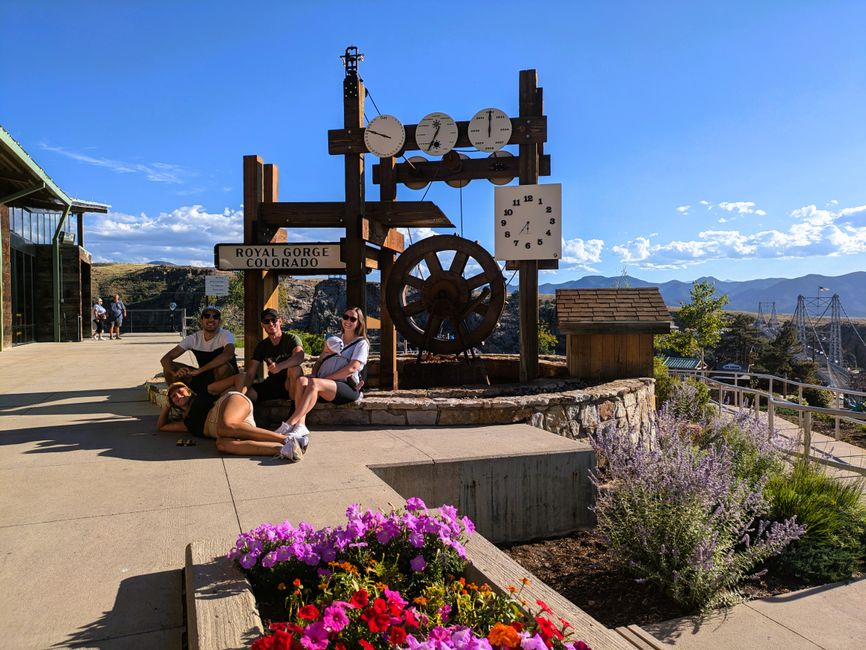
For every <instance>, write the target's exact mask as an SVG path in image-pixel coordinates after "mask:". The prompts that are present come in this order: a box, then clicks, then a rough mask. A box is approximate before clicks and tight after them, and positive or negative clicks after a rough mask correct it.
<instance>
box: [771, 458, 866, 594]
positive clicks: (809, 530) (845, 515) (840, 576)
mask: <svg viewBox="0 0 866 650" xmlns="http://www.w3.org/2000/svg"><path fill="white" fill-rule="evenodd" d="M862 488H863V485H862V484H861V483H860V482H857V483H850V482H844V483H843V482H842V481H840V480H837V479H834V478H832V477H830V476H827V474H826V472H825V471H824V470H823V468H822V467H820V466H819V465H817V464H815V463H811V464H810V463H804V462H800V463H798V464H797V465H796V466H795V467H794V469H793V470H792V472H791V473H790V474H789V475H783V476H777V477H775V478H773V479H771V480H770V481H769V482H768V483H767V487H766V490H765V494H766V496H767V497H768V499H769V500H770V502H771V504H772V505H771V508H772V510H771V516H772V518H773V519H774V520H776V521H782V520H785V519H787V518H789V517H796V518H797V522H798V523H800V524H803V525H805V526H806V533H805V534H804V535H803V537H802V538H800V540H799V541H797V542H794V543H793V544H791V545H790V546H789V547H788V548H786V549H785V550H784V552H783V553H782V554H781V555H780V556H779V557H778V558H775V559H774V560H773V562H772V565H773V566H774V568H777V569H778V570H780V571H783V572H785V573H790V574H793V575H795V576H797V577H799V578H801V579H803V580H807V581H809V582H833V581H837V580H844V579H845V578H849V577H851V576H852V575H853V574H854V573H856V572H857V571H859V570H860V568H861V567H862V565H863V562H864V559H866V507H864V506H863V504H862V503H861V501H860V496H861V491H862Z"/></svg>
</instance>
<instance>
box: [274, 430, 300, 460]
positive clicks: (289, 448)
mask: <svg viewBox="0 0 866 650" xmlns="http://www.w3.org/2000/svg"><path fill="white" fill-rule="evenodd" d="M277 457H278V458H284V459H286V460H288V461H289V462H292V463H297V462H298V461H299V460H303V458H304V450H303V449H301V445H300V443H299V442H298V440H297V438H292V437H291V436H290V437H289V438H287V439H286V444H284V445H283V446H282V447H280V452H279V453H278V454H277Z"/></svg>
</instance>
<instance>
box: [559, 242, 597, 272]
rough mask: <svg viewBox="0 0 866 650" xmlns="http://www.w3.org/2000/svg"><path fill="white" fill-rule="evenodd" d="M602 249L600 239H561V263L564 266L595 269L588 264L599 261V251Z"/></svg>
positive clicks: (588, 269) (586, 269) (587, 269)
mask: <svg viewBox="0 0 866 650" xmlns="http://www.w3.org/2000/svg"><path fill="white" fill-rule="evenodd" d="M603 249H604V240H602V239H587V240H584V239H581V238H580V237H576V238H574V239H563V240H562V259H561V261H562V263H563V264H565V265H567V266H566V268H579V269H583V270H585V271H596V269H595V268H593V267H592V266H590V264H598V263H599V262H601V251H602V250H603Z"/></svg>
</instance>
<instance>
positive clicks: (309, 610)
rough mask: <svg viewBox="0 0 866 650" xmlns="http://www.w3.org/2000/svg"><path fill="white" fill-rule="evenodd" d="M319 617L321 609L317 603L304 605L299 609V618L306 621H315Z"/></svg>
mask: <svg viewBox="0 0 866 650" xmlns="http://www.w3.org/2000/svg"><path fill="white" fill-rule="evenodd" d="M318 617H319V610H318V608H317V607H316V606H315V605H304V606H303V607H301V609H299V610H298V618H302V619H304V620H305V621H315V620H316V619H317V618H318Z"/></svg>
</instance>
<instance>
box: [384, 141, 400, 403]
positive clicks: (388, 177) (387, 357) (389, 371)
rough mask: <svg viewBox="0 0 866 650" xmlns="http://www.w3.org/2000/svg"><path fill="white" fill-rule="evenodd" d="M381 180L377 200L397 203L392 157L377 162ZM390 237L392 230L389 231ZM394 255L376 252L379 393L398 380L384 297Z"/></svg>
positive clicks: (394, 337) (394, 342)
mask: <svg viewBox="0 0 866 650" xmlns="http://www.w3.org/2000/svg"><path fill="white" fill-rule="evenodd" d="M379 165H380V170H381V180H380V182H379V200H380V201H381V202H382V203H384V202H385V201H396V200H397V181H396V176H395V174H394V165H395V160H394V158H393V157H392V158H383V159H382V160H381V161H380V163H379ZM388 232H389V234H390V232H391V230H390V229H389V231H388ZM394 258H395V255H394V252H393V251H392V250H391V249H388V248H384V247H383V248H382V250H381V251H379V287H380V291H379V320H380V329H379V388H380V389H382V390H387V389H391V390H397V389H398V388H399V384H400V380H399V377H398V374H397V332H396V330H395V329H394V321H392V320H391V314H389V313H388V305H387V304H386V303H387V299H386V296H387V295H388V279H389V277H390V275H391V268H392V267H393V266H394Z"/></svg>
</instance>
